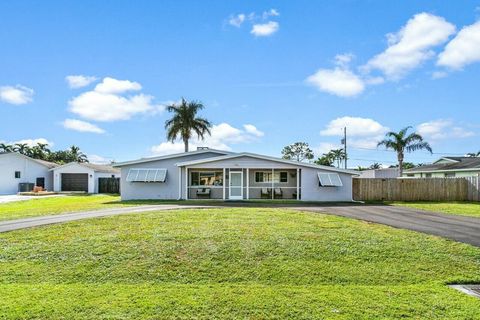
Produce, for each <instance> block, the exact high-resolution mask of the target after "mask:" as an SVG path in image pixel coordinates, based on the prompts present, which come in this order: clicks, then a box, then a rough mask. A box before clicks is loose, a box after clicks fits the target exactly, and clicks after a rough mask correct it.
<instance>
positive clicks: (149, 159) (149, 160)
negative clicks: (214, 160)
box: [113, 149, 233, 168]
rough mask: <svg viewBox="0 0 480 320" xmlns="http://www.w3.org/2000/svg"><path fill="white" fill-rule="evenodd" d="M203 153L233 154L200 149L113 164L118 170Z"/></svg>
mask: <svg viewBox="0 0 480 320" xmlns="http://www.w3.org/2000/svg"><path fill="white" fill-rule="evenodd" d="M203 153H217V154H219V155H222V156H223V155H228V154H233V152H230V151H223V150H217V149H200V150H195V151H189V152H182V153H174V154H168V155H164V156H158V157H148V158H141V159H138V160H132V161H124V162H118V163H115V164H113V167H114V168H117V167H123V166H128V165H131V164H139V163H145V162H153V161H159V160H165V159H174V158H182V157H186V156H189V155H195V154H203Z"/></svg>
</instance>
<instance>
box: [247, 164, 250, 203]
mask: <svg viewBox="0 0 480 320" xmlns="http://www.w3.org/2000/svg"><path fill="white" fill-rule="evenodd" d="M248 199H250V169H248V168H247V200H248Z"/></svg>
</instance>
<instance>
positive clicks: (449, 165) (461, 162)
mask: <svg viewBox="0 0 480 320" xmlns="http://www.w3.org/2000/svg"><path fill="white" fill-rule="evenodd" d="M440 160H447V161H448V160H451V161H449V162H443V163H438V161H440ZM469 169H472V170H474V171H477V170H480V157H443V158H441V159H439V160H437V161H436V162H434V163H432V164H429V165H425V166H420V167H417V168H413V169H409V170H405V173H407V172H410V173H413V172H424V171H446V170H452V171H454V170H462V171H465V170H469Z"/></svg>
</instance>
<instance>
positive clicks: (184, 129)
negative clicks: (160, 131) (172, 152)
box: [165, 98, 212, 152]
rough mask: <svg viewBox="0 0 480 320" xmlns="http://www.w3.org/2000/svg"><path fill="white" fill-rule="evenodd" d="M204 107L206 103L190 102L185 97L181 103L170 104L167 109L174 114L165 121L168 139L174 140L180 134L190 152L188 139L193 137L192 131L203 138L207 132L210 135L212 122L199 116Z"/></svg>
mask: <svg viewBox="0 0 480 320" xmlns="http://www.w3.org/2000/svg"><path fill="white" fill-rule="evenodd" d="M203 108H204V105H203V104H202V103H201V102H199V101H190V102H188V101H187V100H185V99H183V98H182V102H181V103H180V104H175V103H174V104H172V105H169V106H168V107H167V111H168V112H172V113H173V116H172V118H171V119H170V120H167V121H165V129H166V130H167V139H168V141H171V142H174V141H175V140H176V139H177V137H179V136H180V138H181V139H182V141H183V143H184V145H185V152H188V140H190V138H192V133H195V134H196V135H197V136H198V138H199V139H202V140H203V139H204V138H205V134H207V133H208V135H210V134H211V132H210V128H211V127H212V125H211V123H210V122H209V121H208V120H207V119H204V118H200V117H197V112H198V111H199V110H202V109H203Z"/></svg>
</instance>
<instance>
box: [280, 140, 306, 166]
mask: <svg viewBox="0 0 480 320" xmlns="http://www.w3.org/2000/svg"><path fill="white" fill-rule="evenodd" d="M282 158H283V159H287V160H296V161H299V162H301V161H304V160H312V159H313V150H312V149H310V147H309V146H308V143H306V142H295V143H293V144H291V145H288V146H285V147H284V148H283V150H282Z"/></svg>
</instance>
